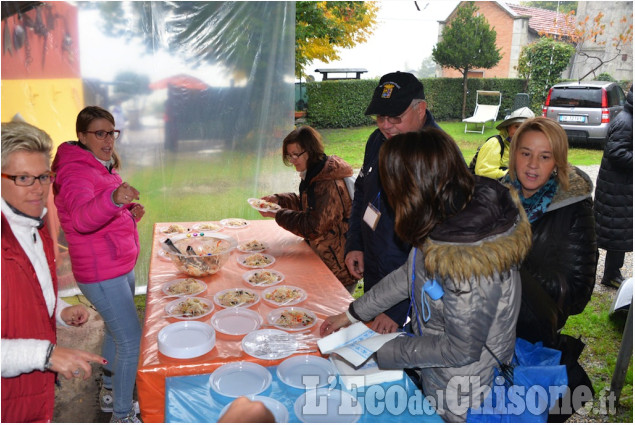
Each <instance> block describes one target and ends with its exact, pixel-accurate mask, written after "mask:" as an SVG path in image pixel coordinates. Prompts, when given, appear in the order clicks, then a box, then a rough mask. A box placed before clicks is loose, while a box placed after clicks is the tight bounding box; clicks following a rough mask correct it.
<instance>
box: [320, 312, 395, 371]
mask: <svg viewBox="0 0 635 425" xmlns="http://www.w3.org/2000/svg"><path fill="white" fill-rule="evenodd" d="M399 335H400V333H399V332H393V333H390V334H379V333H377V332H375V331H373V330H371V329H369V328H368V326H366V325H365V324H363V323H362V322H357V323H354V324H352V325H351V326H349V327H347V328H343V329H340V330H339V331H338V332H335V333H332V334H331V335H329V336H327V337H324V338H322V339H320V340H319V341H318V347H319V348H320V351H321V352H322V354H328V353H337V354H339V355H340V356H342V357H344V358H345V359H346V360H348V361H349V363H351V364H352V365H353V366H355V367H357V366H359V365H361V364H362V363H364V362H365V361H366V360H367V359H368V358H369V357H370V356H372V354H373V353H374V352H375V351H377V350H379V348H381V346H382V345H384V344H385V343H387V342H388V341H390V340H391V339H394V338H396V337H397V336H399Z"/></svg>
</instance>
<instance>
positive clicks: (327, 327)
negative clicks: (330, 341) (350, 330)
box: [320, 313, 351, 336]
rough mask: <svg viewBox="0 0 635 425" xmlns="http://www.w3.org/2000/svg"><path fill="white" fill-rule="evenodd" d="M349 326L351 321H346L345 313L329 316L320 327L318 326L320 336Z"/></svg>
mask: <svg viewBox="0 0 635 425" xmlns="http://www.w3.org/2000/svg"><path fill="white" fill-rule="evenodd" d="M350 324H351V321H350V320H348V316H347V315H346V313H340V314H337V315H335V316H329V317H327V318H326V319H325V320H324V323H322V326H320V336H327V335H330V334H332V333H333V332H335V331H337V330H339V329H340V328H343V327H344V326H348V325H350Z"/></svg>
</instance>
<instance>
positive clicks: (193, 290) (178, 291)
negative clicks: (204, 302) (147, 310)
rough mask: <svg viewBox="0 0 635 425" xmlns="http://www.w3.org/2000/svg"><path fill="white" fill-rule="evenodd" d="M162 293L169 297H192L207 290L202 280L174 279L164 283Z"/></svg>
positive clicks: (189, 278) (190, 278)
mask: <svg viewBox="0 0 635 425" xmlns="http://www.w3.org/2000/svg"><path fill="white" fill-rule="evenodd" d="M161 290H162V291H163V293H164V294H165V295H167V296H170V297H174V296H177V297H183V296H187V295H190V296H194V295H198V294H202V293H203V292H205V291H206V290H207V285H206V284H205V282H203V281H202V280H198V279H194V278H192V277H188V278H185V279H175V280H171V281H169V282H165V283H164V284H163V286H162V287H161Z"/></svg>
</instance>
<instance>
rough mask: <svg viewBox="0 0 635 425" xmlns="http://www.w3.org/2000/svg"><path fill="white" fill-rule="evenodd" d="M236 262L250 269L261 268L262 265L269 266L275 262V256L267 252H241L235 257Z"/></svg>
mask: <svg viewBox="0 0 635 425" xmlns="http://www.w3.org/2000/svg"><path fill="white" fill-rule="evenodd" d="M236 261H238V264H240V265H241V266H243V267H247V268H250V269H261V268H263V267H269V266H270V265H272V264H273V263H275V262H276V257H274V256H273V255H269V254H261V253H260V252H257V253H255V254H243V255H239V256H238V257H237V258H236Z"/></svg>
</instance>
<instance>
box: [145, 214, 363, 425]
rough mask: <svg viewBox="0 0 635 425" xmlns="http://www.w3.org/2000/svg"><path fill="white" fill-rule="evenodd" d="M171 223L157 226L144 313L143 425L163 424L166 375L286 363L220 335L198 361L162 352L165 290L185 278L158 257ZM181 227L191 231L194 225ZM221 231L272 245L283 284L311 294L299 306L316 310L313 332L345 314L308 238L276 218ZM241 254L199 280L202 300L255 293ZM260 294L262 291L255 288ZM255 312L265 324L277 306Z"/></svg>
mask: <svg viewBox="0 0 635 425" xmlns="http://www.w3.org/2000/svg"><path fill="white" fill-rule="evenodd" d="M170 224H172V223H156V224H155V226H154V238H153V245H152V259H151V262H150V271H149V276H148V290H147V301H146V315H145V322H144V326H143V333H142V337H141V354H140V357H139V369H138V371H137V392H138V396H139V404H140V408H141V418H142V419H143V421H144V422H164V417H165V416H164V408H165V400H164V399H165V378H166V377H168V376H184V375H198V374H205V373H211V372H213V371H214V370H215V369H216V368H217V367H219V366H221V365H223V364H225V363H229V362H234V361H240V360H247V361H251V362H256V363H259V364H262V365H263V366H273V365H276V364H278V363H280V362H281V361H282V360H260V359H256V358H254V357H251V356H249V355H248V354H245V353H244V352H243V351H242V349H241V345H240V343H241V340H242V337H228V336H225V335H222V334H220V333H217V334H216V346H215V347H214V349H213V350H212V351H211V352H209V353H207V354H205V355H203V356H200V357H196V358H194V359H185V360H181V359H174V358H170V357H167V356H164V355H163V354H161V353H159V351H158V347H157V335H158V333H159V331H160V330H161V329H162V328H163V327H164V326H166V325H168V324H170V323H174V322H176V321H177V320H176V319H172V318H165V310H164V307H165V305H166V304H167V303H168V302H169V301H171V300H173V299H174V298H164V294H163V292H162V291H161V286H162V285H163V284H164V283H165V282H168V281H170V280H173V279H176V278H179V277H186V276H185V275H183V274H181V273H180V272H179V271H178V270H177V269H176V267H175V266H174V265H173V264H172V263H171V262H169V261H165V260H163V259H161V258H160V257H159V256H158V252H159V250H160V249H161V248H160V240H163V239H165V237H166V235H164V234H163V233H162V232H161V231H160V229H162V228H165V227H167V226H169V225H170ZM179 224H181V225H183V226H185V227H190V226H191V225H193V224H194V223H179ZM222 232H223V233H225V234H228V235H232V236H234V237H235V238H236V239H237V240H238V241H239V243H240V242H245V241H250V240H253V239H258V240H259V241H262V242H265V243H266V244H267V245H268V246H269V248H268V249H267V251H265V253H267V254H270V255H273V256H274V257H275V258H276V262H275V263H274V264H273V265H272V267H270V268H272V269H274V270H277V271H279V272H281V273H282V274H284V275H285V280H284V282H283V284H289V285H293V286H298V287H301V288H303V289H304V290H305V291H306V292H307V294H308V297H307V299H306V300H305V301H303V302H302V303H301V304H299V306H301V307H304V308H308V309H310V310H312V311H313V312H315V313H316V315H317V316H318V322H317V324H316V325H315V326H314V327H313V328H312V333H313V334H315V335H318V334H319V327H320V325H321V323H322V321H323V320H324V318H325V317H326V316H329V315H332V314H337V313H341V312H342V311H344V310H345V309H346V308H348V305H349V304H350V302H351V301H352V297H351V296H350V294H349V293H348V291H347V290H346V289H345V288H344V287H343V286H342V284H341V283H340V282H339V281H338V280H337V278H335V276H334V275H333V274H332V273H331V271H330V270H329V269H328V267H326V266H325V265H324V263H323V262H322V260H320V258H319V257H318V256H317V255H316V254H315V253H314V252H313V250H312V249H311V248H310V247H309V246H308V245H307V244H306V243H305V242H304V240H303V239H302V238H300V237H298V236H295V235H294V234H292V233H290V232H287V231H286V230H284V229H282V228H281V227H279V226H278V225H277V224H276V222H275V221H274V220H252V221H249V225H248V226H247V227H246V228H244V229H236V230H232V229H224V230H223V231H222ZM239 254H241V253H240V252H239V251H234V252H233V253H232V254H231V256H230V258H229V260H228V261H227V263H226V264H225V265H224V266H223V268H222V269H221V270H220V271H219V272H218V273H216V274H214V275H212V276H207V277H203V278H201V280H203V281H204V282H205V283H207V292H205V293H203V294H201V295H200V296H201V297H206V298H209V299H213V297H214V294H216V293H217V292H218V291H220V290H223V289H227V288H243V287H244V288H251V289H254V288H253V287H251V286H249V285H247V283H245V282H244V281H243V280H242V275H243V274H244V273H245V272H246V271H248V269H245V268H243V267H241V266H239V265H238V263H237V261H236V257H237V256H238V255H239ZM257 292H262V291H258V290H257ZM218 309H219V307H218V306H216V307H215V310H214V311H218ZM252 309H253V310H256V311H258V312H259V313H260V315H261V316H262V317H263V320H265V321H266V316H267V313H269V312H270V311H271V310H273V309H274V307H272V306H270V305H269V304H267V303H265V302H264V301H262V300H261V301H260V302H259V303H258V304H257V305H256V306H254V307H252ZM210 317H211V315H210V316H206V317H205V318H204V319H201V321H205V322H207V323H209V320H210Z"/></svg>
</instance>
